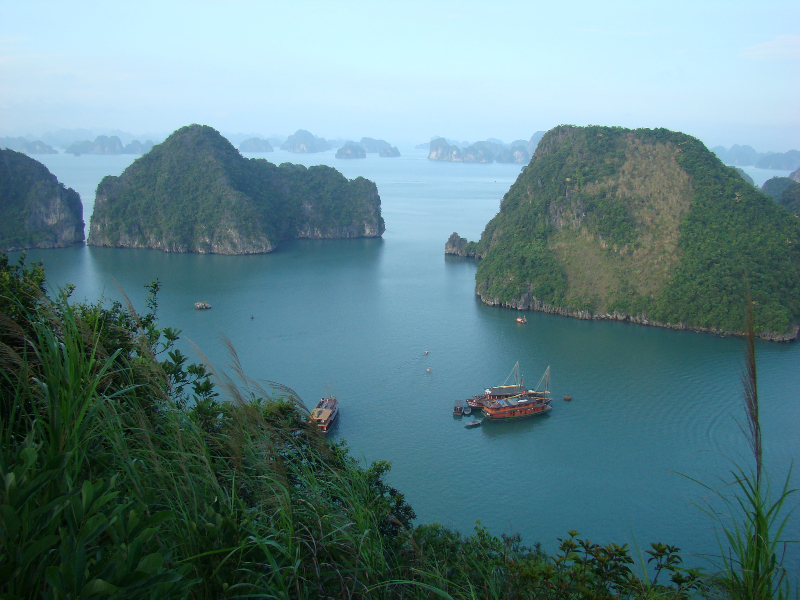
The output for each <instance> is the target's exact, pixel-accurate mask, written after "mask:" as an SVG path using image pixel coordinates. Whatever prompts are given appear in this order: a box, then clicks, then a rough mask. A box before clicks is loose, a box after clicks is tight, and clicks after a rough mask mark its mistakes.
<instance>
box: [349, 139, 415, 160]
mask: <svg viewBox="0 0 800 600" xmlns="http://www.w3.org/2000/svg"><path fill="white" fill-rule="evenodd" d="M367 154H377V155H378V156H381V157H388V158H391V157H396V156H400V151H399V150H398V149H397V147H395V146H392V145H391V144H390V143H389V142H387V141H386V140H376V139H373V138H368V137H362V138H361V141H360V142H358V143H356V142H353V141H347V142H345V143H344V144H343V145H342V146H341V147H340V148H339V150H338V151H337V152H336V158H366V157H367Z"/></svg>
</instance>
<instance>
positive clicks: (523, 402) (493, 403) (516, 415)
mask: <svg viewBox="0 0 800 600" xmlns="http://www.w3.org/2000/svg"><path fill="white" fill-rule="evenodd" d="M511 374H512V375H515V377H516V379H515V382H518V383H515V384H514V385H502V386H498V387H496V388H489V389H488V390H486V396H487V401H486V402H484V404H483V409H482V410H481V412H482V413H483V418H484V419H485V420H487V421H494V422H498V421H517V420H519V419H527V418H530V417H538V416H540V415H543V414H545V413H548V412H550V411H551V410H552V408H553V407H552V406H550V401H551V400H552V398H551V397H550V367H547V369H545V372H544V375H542V378H541V379H540V380H539V383H538V384H537V386H536V388H535V389H533V390H528V389H525V384H524V382H523V381H522V378H521V377H520V376H519V363H517V364H516V365H514V369H513V370H512V371H511ZM509 377H511V375H509ZM506 381H508V379H506ZM514 392H516V393H514Z"/></svg>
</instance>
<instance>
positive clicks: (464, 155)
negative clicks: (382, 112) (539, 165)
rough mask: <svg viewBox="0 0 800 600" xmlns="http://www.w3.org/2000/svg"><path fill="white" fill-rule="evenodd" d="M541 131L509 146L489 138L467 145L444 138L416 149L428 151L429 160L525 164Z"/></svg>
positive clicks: (537, 141) (539, 137)
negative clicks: (528, 138)
mask: <svg viewBox="0 0 800 600" xmlns="http://www.w3.org/2000/svg"><path fill="white" fill-rule="evenodd" d="M542 135H544V132H543V131H537V132H536V133H534V134H533V135H532V136H531V139H530V140H528V141H526V140H515V141H513V142H511V143H510V144H504V143H503V142H502V141H501V140H498V139H495V138H490V139H488V140H485V141H481V142H474V143H472V144H468V143H466V142H464V143H462V144H458V143H452V140H447V139H446V138H436V139H433V140H431V141H430V143H428V144H427V145H426V144H420V145H418V146H416V147H417V148H427V149H428V159H429V160H441V161H446V162H477V163H491V162H499V163H517V164H523V165H524V164H527V163H528V162H529V161H530V159H531V154H532V153H533V152H534V151H535V150H536V146H537V144H538V143H539V140H540V139H541V137H542Z"/></svg>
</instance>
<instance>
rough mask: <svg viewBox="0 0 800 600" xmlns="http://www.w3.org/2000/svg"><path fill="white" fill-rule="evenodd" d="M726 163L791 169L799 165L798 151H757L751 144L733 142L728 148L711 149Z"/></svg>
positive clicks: (799, 152)
mask: <svg viewBox="0 0 800 600" xmlns="http://www.w3.org/2000/svg"><path fill="white" fill-rule="evenodd" d="M711 151H712V152H713V153H714V154H716V155H717V156H718V157H719V159H720V160H721V161H722V162H724V163H725V164H726V165H733V166H743V167H747V166H755V167H757V168H759V169H782V170H786V171H792V170H794V169H797V168H798V167H800V151H798V150H789V151H788V152H757V151H756V150H755V149H754V148H753V147H751V146H740V145H739V144H734V145H733V146H731V148H730V149H727V148H725V147H724V146H715V147H714V148H712V150H711Z"/></svg>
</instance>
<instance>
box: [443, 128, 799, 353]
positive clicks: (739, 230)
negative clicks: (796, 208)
mask: <svg viewBox="0 0 800 600" xmlns="http://www.w3.org/2000/svg"><path fill="white" fill-rule="evenodd" d="M445 253H447V254H455V255H459V256H468V257H476V258H479V259H480V263H479V266H478V270H477V273H476V283H475V289H476V292H477V294H478V295H479V296H480V298H481V300H482V301H483V302H484V303H486V304H490V305H502V306H506V307H511V308H517V309H530V310H539V311H545V312H552V313H558V314H562V315H569V316H575V317H580V318H613V319H620V320H630V321H633V322H637V323H644V324H650V325H660V326H666V327H673V328H679V329H695V330H704V331H715V332H721V333H724V332H731V333H738V332H740V331H741V330H742V306H743V305H745V304H746V298H747V295H748V293H749V294H750V297H751V298H752V301H753V308H754V314H755V327H756V331H757V332H758V334H759V335H760V336H761V337H762V338H765V339H771V340H791V339H796V338H797V334H798V323H799V322H800V219H798V218H797V217H795V216H794V215H793V214H792V213H791V212H790V211H789V210H787V209H786V207H785V206H784V205H781V204H778V203H777V202H775V201H774V200H773V199H772V198H770V197H769V196H767V195H766V194H764V193H762V192H761V191H759V190H758V189H757V188H756V187H754V186H753V185H751V184H749V183H747V182H746V181H745V180H744V179H743V178H742V177H741V176H740V175H739V174H738V173H737V172H736V171H735V170H734V169H733V168H730V167H726V166H725V165H723V164H722V162H720V160H719V159H718V158H717V157H716V156H715V155H714V154H713V153H712V152H710V151H709V150H707V149H706V147H705V146H704V145H703V144H702V143H701V142H700V141H698V140H697V139H695V138H693V137H690V136H688V135H685V134H683V133H677V132H673V131H668V130H666V129H655V130H649V129H637V130H629V129H623V128H620V127H572V126H567V125H565V126H560V127H556V128H554V129H552V130H550V131H549V132H547V134H546V135H545V136H544V137H543V139H542V140H541V142H539V144H538V147H537V149H536V152H535V154H534V156H533V158H532V160H531V162H530V164H529V165H528V166H527V167H525V168H524V169H523V171H522V173H521V174H520V175H519V177H518V178H517V181H516V182H515V183H514V185H513V186H512V187H511V189H510V190H509V191H508V193H506V194H505V196H504V197H503V200H502V203H501V206H500V212H499V213H498V214H497V216H495V217H494V218H493V219H492V220H491V221H490V222H489V223H488V224H487V225H486V228H485V229H484V231H483V234H482V235H481V238H480V240H479V241H477V242H467V240H466V239H464V238H461V237H460V236H459V235H458V234H457V233H454V234H453V235H452V236H451V237H450V239H449V240H448V242H447V244H446V247H445Z"/></svg>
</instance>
